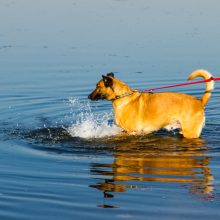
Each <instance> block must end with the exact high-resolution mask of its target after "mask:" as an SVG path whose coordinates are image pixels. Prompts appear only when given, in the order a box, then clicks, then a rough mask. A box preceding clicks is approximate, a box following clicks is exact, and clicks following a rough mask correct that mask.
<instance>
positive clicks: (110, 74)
mask: <svg viewBox="0 0 220 220" xmlns="http://www.w3.org/2000/svg"><path fill="white" fill-rule="evenodd" d="M106 76H111V77H113V78H114V77H115V75H114V73H113V72H111V73H107V75H106Z"/></svg>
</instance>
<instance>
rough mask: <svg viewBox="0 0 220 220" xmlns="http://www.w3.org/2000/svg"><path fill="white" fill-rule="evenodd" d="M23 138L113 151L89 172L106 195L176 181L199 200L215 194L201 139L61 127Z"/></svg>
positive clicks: (40, 144) (79, 151) (54, 147)
mask: <svg viewBox="0 0 220 220" xmlns="http://www.w3.org/2000/svg"><path fill="white" fill-rule="evenodd" d="M25 138H26V139H28V140H29V141H30V140H31V141H32V142H33V143H35V144H33V147H35V148H38V149H40V150H44V151H50V153H51V152H54V153H56V154H57V153H60V154H71V155H78V156H82V155H83V156H89V157H95V156H97V155H99V154H104V155H111V157H112V156H113V159H112V160H111V162H109V160H107V162H101V163H92V164H91V165H90V174H91V176H92V178H94V179H95V180H96V183H95V184H93V185H90V187H92V188H95V189H97V190H99V191H100V192H102V193H103V197H104V198H105V199H107V200H108V199H112V198H114V197H115V196H116V194H117V193H119V192H120V193H125V192H126V191H127V190H128V189H133V188H135V189H146V188H148V187H149V185H150V184H151V183H168V184H172V183H176V184H179V185H180V186H181V187H182V188H186V189H187V190H188V192H189V193H190V194H192V195H194V196H195V197H196V198H198V199H205V200H211V199H212V198H213V197H214V193H213V191H214V186H213V183H212V181H213V176H212V172H211V168H210V160H211V156H208V155H207V154H206V153H207V151H208V148H207V143H206V142H205V141H204V140H203V139H194V140H187V139H184V138H182V137H181V136H173V135H167V133H164V132H163V131H162V132H159V133H157V134H152V135H148V136H113V137H105V138H94V139H83V138H78V137H72V136H71V135H69V134H68V132H67V131H66V130H65V129H64V128H43V129H37V130H33V131H30V132H28V133H26V134H25ZM102 161H103V160H102ZM108 201H109V200H108ZM98 206H99V207H102V208H115V207H116V206H114V205H113V206H112V205H106V204H102V205H98Z"/></svg>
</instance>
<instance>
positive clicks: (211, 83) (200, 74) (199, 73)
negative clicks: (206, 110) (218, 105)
mask: <svg viewBox="0 0 220 220" xmlns="http://www.w3.org/2000/svg"><path fill="white" fill-rule="evenodd" d="M196 77H203V78H204V79H210V78H211V77H212V74H211V73H209V72H208V71H206V70H202V69H201V70H196V71H194V72H192V73H191V74H190V75H189V77H188V80H191V79H194V78H196ZM213 89H214V80H210V81H208V82H206V90H205V92H204V94H203V96H202V98H201V101H202V104H203V106H205V105H206V104H207V102H208V101H209V99H210V97H211V92H212V90H213Z"/></svg>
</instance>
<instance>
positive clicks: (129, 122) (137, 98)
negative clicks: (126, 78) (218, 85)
mask: <svg viewBox="0 0 220 220" xmlns="http://www.w3.org/2000/svg"><path fill="white" fill-rule="evenodd" d="M195 77H203V78H204V79H209V78H210V77H212V75H211V74H210V73H209V72H207V71H205V70H196V71H194V72H193V73H191V74H190V76H189V78H188V79H189V80H191V79H194V78H195ZM213 88H214V81H213V80H212V81H209V82H207V83H206V90H205V92H204V94H203V96H202V98H201V99H198V98H196V97H193V96H191V95H187V94H183V93H175V92H163V93H141V92H138V91H136V90H132V89H131V88H130V87H129V86H127V85H126V84H125V83H123V82H121V81H120V80H118V79H116V78H114V74H113V73H109V74H107V75H106V76H102V80H100V81H99V82H98V83H97V85H96V89H95V90H94V91H93V92H92V93H91V94H90V95H89V99H91V100H99V99H106V100H111V101H112V104H113V107H114V114H115V122H116V124H117V125H118V126H119V127H121V128H123V129H124V130H125V131H126V132H128V133H135V134H149V133H151V132H154V131H157V130H159V129H161V128H165V129H168V130H170V129H177V128H178V129H180V133H181V134H183V136H184V137H186V138H198V137H199V136H200V134H201V131H202V128H203V126H204V123H205V114H204V108H205V105H206V104H207V102H208V100H209V98H210V97H211V92H212V90H213Z"/></svg>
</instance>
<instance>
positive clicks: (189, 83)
mask: <svg viewBox="0 0 220 220" xmlns="http://www.w3.org/2000/svg"><path fill="white" fill-rule="evenodd" d="M212 80H213V81H219V80H220V77H217V78H213V77H211V78H209V79H205V80H199V81H194V82H185V83H179V84H173V85H169V86H161V87H157V88H150V89H145V90H144V91H143V92H152V91H155V90H160V89H168V88H172V87H178V86H188V85H193V84H199V83H205V82H210V81H212Z"/></svg>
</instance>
